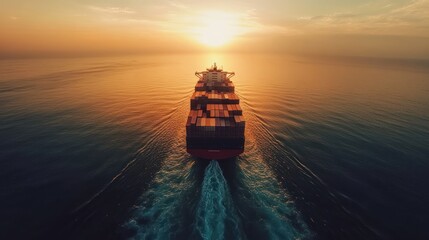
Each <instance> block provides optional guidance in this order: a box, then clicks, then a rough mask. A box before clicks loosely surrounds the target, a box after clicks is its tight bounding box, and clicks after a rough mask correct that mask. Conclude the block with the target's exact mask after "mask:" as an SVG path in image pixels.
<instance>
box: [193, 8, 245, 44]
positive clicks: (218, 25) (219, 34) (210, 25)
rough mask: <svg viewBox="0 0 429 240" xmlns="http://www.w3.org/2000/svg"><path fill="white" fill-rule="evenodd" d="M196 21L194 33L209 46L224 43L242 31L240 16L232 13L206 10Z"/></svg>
mask: <svg viewBox="0 0 429 240" xmlns="http://www.w3.org/2000/svg"><path fill="white" fill-rule="evenodd" d="M198 21H199V26H198V27H197V28H196V29H195V30H194V34H195V36H196V38H197V40H198V41H199V42H201V43H203V44H204V45H207V46H210V47H219V46H222V45H225V44H227V43H229V42H231V41H232V40H233V39H234V38H235V37H236V36H238V35H239V34H241V33H243V28H242V27H241V26H240V17H239V16H238V15H235V14H232V13H226V12H206V13H203V14H201V16H199V18H198Z"/></svg>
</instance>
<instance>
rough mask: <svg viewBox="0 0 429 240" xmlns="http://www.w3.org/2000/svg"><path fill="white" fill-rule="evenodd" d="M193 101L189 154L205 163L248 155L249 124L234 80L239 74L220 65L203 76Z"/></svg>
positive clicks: (187, 125) (190, 118) (198, 83)
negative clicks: (246, 140) (247, 129)
mask: <svg viewBox="0 0 429 240" xmlns="http://www.w3.org/2000/svg"><path fill="white" fill-rule="evenodd" d="M195 75H196V76H197V77H198V78H199V79H198V82H197V84H196V85H195V92H194V93H193V94H192V97H191V104H190V105H191V111H190V112H189V116H188V120H187V122H186V145H187V146H186V147H187V152H188V153H190V154H191V155H194V156H196V157H200V158H205V159H227V158H232V157H235V156H238V155H240V154H241V153H243V151H244V128H245V121H244V118H243V111H242V109H241V107H240V99H239V98H238V96H237V95H236V94H235V93H234V91H235V87H234V84H233V83H232V81H231V80H230V79H231V78H232V77H233V76H234V75H235V73H234V72H226V71H223V70H222V69H219V68H218V67H217V66H216V63H215V64H214V65H213V66H212V67H211V68H208V69H207V70H206V71H203V72H196V73H195Z"/></svg>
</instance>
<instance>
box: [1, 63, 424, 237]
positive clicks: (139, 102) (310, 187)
mask: <svg viewBox="0 0 429 240" xmlns="http://www.w3.org/2000/svg"><path fill="white" fill-rule="evenodd" d="M358 60H359V61H354V60H353V59H349V58H347V59H345V60H344V59H342V60H340V61H337V60H335V59H308V58H296V57H295V58H292V57H287V56H279V55H276V56H267V55H176V56H167V55H162V56H157V55H153V56H145V57H123V58H85V59H30V60H1V63H0V194H1V196H0V212H1V218H0V239H427V238H429V235H428V231H427V230H426V226H427V225H428V224H429V220H428V217H427V216H429V208H428V207H427V204H428V203H429V191H428V190H427V189H429V179H428V177H427V176H429V71H428V70H427V69H429V68H427V64H426V65H425V62H423V63H422V62H421V61H419V64H417V65H415V66H414V62H412V61H411V62H407V61H405V60H404V61H394V64H392V63H391V62H389V61H385V60H379V61H368V62H365V61H364V59H358ZM212 61H217V62H218V63H221V65H223V66H224V68H225V69H226V70H231V71H235V72H236V74H237V76H236V78H235V79H233V80H234V82H235V84H236V90H237V93H238V94H239V96H240V98H241V105H242V108H243V110H244V114H245V118H246V120H247V125H246V146H245V147H246V150H245V153H244V154H243V155H241V156H240V157H238V158H236V159H234V160H233V161H223V162H216V161H202V160H199V159H195V158H193V157H191V156H189V155H187V154H186V151H185V139H184V138H185V129H184V124H185V121H186V116H187V113H188V112H187V111H188V110H189V97H190V95H191V94H192V92H193V86H194V84H195V81H196V79H195V78H193V74H192V73H193V72H195V71H196V70H201V69H203V68H204V67H206V66H209V65H210V64H211V63H212Z"/></svg>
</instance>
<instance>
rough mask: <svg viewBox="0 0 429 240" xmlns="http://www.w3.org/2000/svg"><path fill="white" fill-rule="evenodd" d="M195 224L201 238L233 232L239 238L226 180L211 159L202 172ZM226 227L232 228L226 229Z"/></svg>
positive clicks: (219, 237)
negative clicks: (202, 178) (201, 184)
mask: <svg viewBox="0 0 429 240" xmlns="http://www.w3.org/2000/svg"><path fill="white" fill-rule="evenodd" d="M196 214H197V220H196V226H197V231H198V233H199V235H200V236H201V237H202V238H203V239H210V240H217V239H224V238H226V236H228V235H230V234H234V235H235V236H234V239H239V238H240V235H239V232H240V231H239V226H238V217H237V215H236V214H235V209H234V208H233V204H232V199H231V196H230V194H229V191H228V185H227V182H226V180H225V178H224V176H223V174H222V169H221V168H220V166H219V163H218V162H217V161H214V160H213V161H211V162H210V164H209V165H208V166H207V168H206V170H205V173H204V181H203V186H202V191H201V199H200V202H199V204H198V209H197V213H196ZM226 226H228V228H231V227H232V229H227V228H226Z"/></svg>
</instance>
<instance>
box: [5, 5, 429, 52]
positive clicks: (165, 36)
mask: <svg viewBox="0 0 429 240" xmlns="http://www.w3.org/2000/svg"><path fill="white" fill-rule="evenodd" d="M428 43H429V0H391V1H387V0H372V1H370V0H341V1H340V0H324V1H320V0H300V1H292V0H271V1H268V0H266V1H260V0H259V1H256V0H241V1H238V0H237V1H231V0H229V1H222V0H218V1H202V0H183V1H179V0H173V1H168V0H121V1H119V0H107V1H106V0H104V1H101V0H74V1H72V0H41V1H34V0H14V1H10V0H1V1H0V56H3V57H16V56H50V55H55V56H57V55H88V54H89V55H91V54H106V55H107V54H130V53H189V52H209V51H210V52H213V51H214V52H261V53H290V54H304V55H341V56H369V57H383V58H424V59H427V58H429V44H428Z"/></svg>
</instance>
